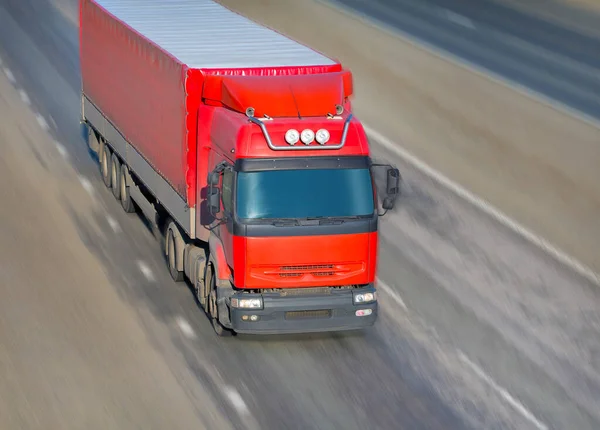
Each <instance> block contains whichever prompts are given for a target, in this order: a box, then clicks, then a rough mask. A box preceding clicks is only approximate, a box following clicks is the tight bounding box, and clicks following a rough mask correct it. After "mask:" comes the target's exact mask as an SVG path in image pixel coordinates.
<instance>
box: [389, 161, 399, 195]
mask: <svg viewBox="0 0 600 430" xmlns="http://www.w3.org/2000/svg"><path fill="white" fill-rule="evenodd" d="M386 191H387V193H386V194H387V195H388V197H393V198H394V200H395V199H396V196H397V195H398V194H399V193H400V171H399V170H398V169H396V168H395V167H390V168H388V169H387V183H386Z"/></svg>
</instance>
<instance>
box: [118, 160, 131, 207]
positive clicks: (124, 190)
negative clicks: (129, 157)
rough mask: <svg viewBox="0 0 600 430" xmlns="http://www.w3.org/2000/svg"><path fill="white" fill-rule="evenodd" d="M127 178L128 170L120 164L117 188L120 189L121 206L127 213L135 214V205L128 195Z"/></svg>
mask: <svg viewBox="0 0 600 430" xmlns="http://www.w3.org/2000/svg"><path fill="white" fill-rule="evenodd" d="M128 176H129V169H128V168H127V165H126V164H125V163H123V164H121V175H120V176H119V188H120V189H121V193H120V194H121V206H122V207H123V210H124V211H125V212H127V213H133V212H135V205H134V204H133V200H132V199H131V195H130V194H129V185H127V178H128Z"/></svg>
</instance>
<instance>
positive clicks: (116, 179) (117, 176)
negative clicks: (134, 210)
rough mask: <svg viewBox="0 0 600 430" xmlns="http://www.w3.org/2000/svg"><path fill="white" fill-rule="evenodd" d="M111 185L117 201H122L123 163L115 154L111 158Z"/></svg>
mask: <svg viewBox="0 0 600 430" xmlns="http://www.w3.org/2000/svg"><path fill="white" fill-rule="evenodd" d="M110 183H111V184H112V193H113V196H115V199H117V200H120V199H121V187H120V184H121V162H120V161H119V157H117V154H115V153H114V152H113V153H112V156H111V166H110Z"/></svg>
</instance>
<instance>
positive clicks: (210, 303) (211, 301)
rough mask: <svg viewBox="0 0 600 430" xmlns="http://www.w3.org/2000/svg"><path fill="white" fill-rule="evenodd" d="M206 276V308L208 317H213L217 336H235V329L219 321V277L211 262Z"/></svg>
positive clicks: (212, 320)
mask: <svg viewBox="0 0 600 430" xmlns="http://www.w3.org/2000/svg"><path fill="white" fill-rule="evenodd" d="M206 276H207V279H206V280H205V282H207V285H208V288H209V290H208V298H207V300H206V305H205V307H204V309H205V310H207V314H208V317H209V318H210V319H211V322H212V326H213V329H214V330H215V333H216V334H217V336H220V337H230V336H233V335H234V334H235V333H234V331H233V330H230V329H228V328H226V327H224V326H223V324H221V323H220V322H219V308H218V306H217V277H216V276H215V270H214V266H213V265H212V264H209V265H208V267H207V268H206Z"/></svg>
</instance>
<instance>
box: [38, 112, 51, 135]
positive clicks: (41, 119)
mask: <svg viewBox="0 0 600 430" xmlns="http://www.w3.org/2000/svg"><path fill="white" fill-rule="evenodd" d="M35 119H36V121H37V123H38V124H39V125H40V127H42V130H44V131H48V130H50V126H49V125H48V121H46V118H44V117H43V116H42V114H40V113H36V114H35Z"/></svg>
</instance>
